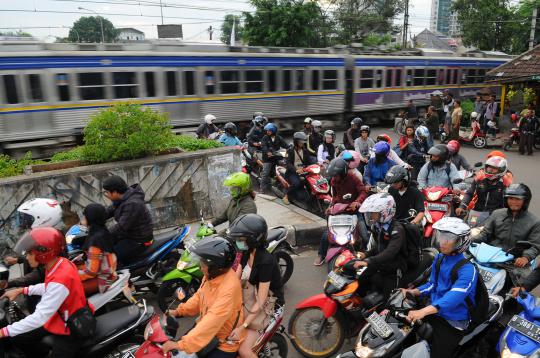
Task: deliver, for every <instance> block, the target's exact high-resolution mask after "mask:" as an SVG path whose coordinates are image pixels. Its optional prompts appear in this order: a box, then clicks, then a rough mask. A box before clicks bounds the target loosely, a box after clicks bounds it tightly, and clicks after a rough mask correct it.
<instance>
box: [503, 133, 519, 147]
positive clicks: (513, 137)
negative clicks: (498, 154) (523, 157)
mask: <svg viewBox="0 0 540 358" xmlns="http://www.w3.org/2000/svg"><path fill="white" fill-rule="evenodd" d="M519 137H520V135H519V128H517V127H513V128H512V129H511V130H510V136H509V137H508V140H507V141H506V143H504V146H503V150H504V151H505V152H506V151H508V150H510V149H511V148H513V147H514V144H515V145H519Z"/></svg>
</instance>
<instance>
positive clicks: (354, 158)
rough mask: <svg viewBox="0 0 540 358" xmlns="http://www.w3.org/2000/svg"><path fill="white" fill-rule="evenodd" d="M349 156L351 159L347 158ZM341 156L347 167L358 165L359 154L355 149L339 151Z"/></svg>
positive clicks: (351, 167)
mask: <svg viewBox="0 0 540 358" xmlns="http://www.w3.org/2000/svg"><path fill="white" fill-rule="evenodd" d="M351 156H352V160H350V159H349V160H347V159H348V158H350V157H351ZM341 157H342V158H343V159H344V160H345V161H346V162H347V164H348V165H349V169H355V168H358V166H359V165H360V154H359V153H358V152H357V151H356V150H345V151H343V153H341Z"/></svg>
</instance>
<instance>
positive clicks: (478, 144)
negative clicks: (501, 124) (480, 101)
mask: <svg viewBox="0 0 540 358" xmlns="http://www.w3.org/2000/svg"><path fill="white" fill-rule="evenodd" d="M446 137H447V134H441V141H444V140H446ZM459 141H460V142H463V143H470V144H472V145H474V147H475V148H479V149H482V148H485V147H491V146H494V147H501V146H503V145H504V143H505V140H504V138H503V136H502V134H497V135H495V137H494V136H492V135H491V134H487V133H485V132H484V131H483V130H482V128H481V127H480V123H479V122H478V120H474V119H473V120H472V121H471V126H470V127H459Z"/></svg>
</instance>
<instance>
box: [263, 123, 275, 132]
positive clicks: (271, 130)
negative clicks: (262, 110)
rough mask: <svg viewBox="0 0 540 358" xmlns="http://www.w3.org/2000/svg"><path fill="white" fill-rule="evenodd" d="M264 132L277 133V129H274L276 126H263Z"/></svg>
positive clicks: (272, 124)
mask: <svg viewBox="0 0 540 358" xmlns="http://www.w3.org/2000/svg"><path fill="white" fill-rule="evenodd" d="M264 130H265V131H270V132H272V134H276V133H277V127H276V125H275V124H274V123H268V124H267V125H265V126H264Z"/></svg>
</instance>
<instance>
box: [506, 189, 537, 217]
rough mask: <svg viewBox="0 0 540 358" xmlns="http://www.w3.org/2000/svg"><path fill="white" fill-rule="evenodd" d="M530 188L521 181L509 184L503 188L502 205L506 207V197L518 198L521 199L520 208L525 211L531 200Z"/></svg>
mask: <svg viewBox="0 0 540 358" xmlns="http://www.w3.org/2000/svg"><path fill="white" fill-rule="evenodd" d="M531 197H532V193H531V189H529V187H528V186H527V185H525V184H523V183H519V184H511V185H510V186H508V188H506V189H504V199H505V200H504V206H505V207H508V204H507V200H506V199H507V198H519V199H523V200H524V203H523V208H522V209H521V210H523V211H527V210H528V209H529V203H530V202H531Z"/></svg>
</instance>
